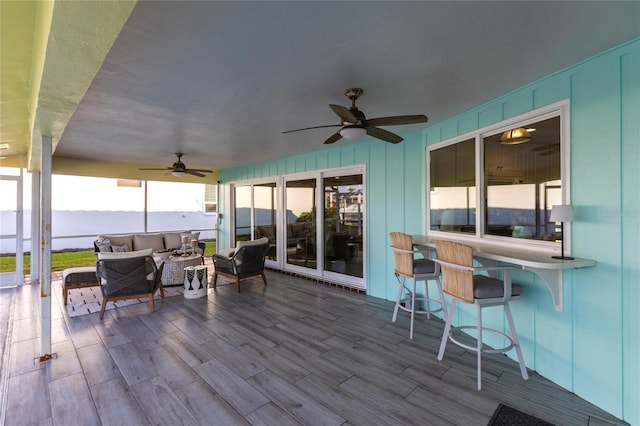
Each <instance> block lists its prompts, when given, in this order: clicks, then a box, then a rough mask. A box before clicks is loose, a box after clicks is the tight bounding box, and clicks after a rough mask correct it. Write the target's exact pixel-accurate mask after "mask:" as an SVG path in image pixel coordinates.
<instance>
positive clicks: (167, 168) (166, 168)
mask: <svg viewBox="0 0 640 426" xmlns="http://www.w3.org/2000/svg"><path fill="white" fill-rule="evenodd" d="M138 170H171V167H165V168H144V167H143V168H140V169H138Z"/></svg>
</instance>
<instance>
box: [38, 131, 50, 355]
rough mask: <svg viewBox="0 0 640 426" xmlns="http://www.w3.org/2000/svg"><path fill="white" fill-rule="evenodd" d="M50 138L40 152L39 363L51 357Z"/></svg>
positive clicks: (44, 142)
mask: <svg viewBox="0 0 640 426" xmlns="http://www.w3.org/2000/svg"><path fill="white" fill-rule="evenodd" d="M52 152H53V150H52V141H51V137H50V136H42V148H41V152H40V191H41V192H40V241H41V242H42V243H41V247H40V254H41V256H40V361H45V360H47V359H49V358H50V357H51V192H52V191H51V155H52Z"/></svg>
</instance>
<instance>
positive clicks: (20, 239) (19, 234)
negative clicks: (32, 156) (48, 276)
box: [16, 155, 24, 285]
mask: <svg viewBox="0 0 640 426" xmlns="http://www.w3.org/2000/svg"><path fill="white" fill-rule="evenodd" d="M23 188H24V156H23V155H20V177H19V178H18V187H17V188H16V189H17V191H16V192H17V196H18V197H17V200H16V204H17V206H16V207H17V211H16V225H17V227H16V284H17V285H22V284H23V283H24V194H23V191H24V190H23Z"/></svg>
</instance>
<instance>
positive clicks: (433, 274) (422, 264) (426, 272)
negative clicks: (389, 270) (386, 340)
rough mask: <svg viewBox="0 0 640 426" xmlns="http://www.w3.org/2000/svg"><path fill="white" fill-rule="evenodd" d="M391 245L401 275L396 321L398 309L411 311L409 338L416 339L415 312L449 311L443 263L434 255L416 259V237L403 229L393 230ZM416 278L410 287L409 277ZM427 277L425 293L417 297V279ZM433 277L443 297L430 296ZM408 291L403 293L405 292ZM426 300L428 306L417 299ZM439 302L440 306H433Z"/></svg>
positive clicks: (429, 315)
mask: <svg viewBox="0 0 640 426" xmlns="http://www.w3.org/2000/svg"><path fill="white" fill-rule="evenodd" d="M389 236H390V237H391V249H392V250H393V256H394V260H395V275H396V278H397V279H398V284H399V286H398V296H397V298H396V306H395V308H394V309H393V317H392V322H396V319H397V317H398V310H399V309H402V310H403V311H406V312H409V313H410V314H411V321H410V326H409V338H410V339H413V320H414V317H415V314H424V315H426V316H427V318H430V317H431V314H433V313H436V312H441V311H442V312H445V314H446V310H445V309H446V308H445V302H444V296H443V293H442V286H441V284H440V265H439V264H437V263H435V262H434V261H432V260H430V259H415V258H414V253H415V252H414V251H413V239H412V238H411V235H407V234H403V233H402V232H390V233H389ZM407 278H409V279H411V280H412V283H413V285H412V287H411V288H408V287H407V286H406V285H405V283H406V279H407ZM417 281H424V290H425V294H424V297H416V282H417ZM429 281H435V282H436V284H437V286H438V296H439V300H435V299H431V298H429ZM405 292H406V295H405V296H404V297H403V293H405ZM418 301H422V302H424V303H425V305H426V306H425V309H417V306H416V302H418ZM432 304H436V305H437V308H432Z"/></svg>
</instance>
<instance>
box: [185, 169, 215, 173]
mask: <svg viewBox="0 0 640 426" xmlns="http://www.w3.org/2000/svg"><path fill="white" fill-rule="evenodd" d="M187 170H191V171H192V172H201V173H213V170H206V169H187Z"/></svg>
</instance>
